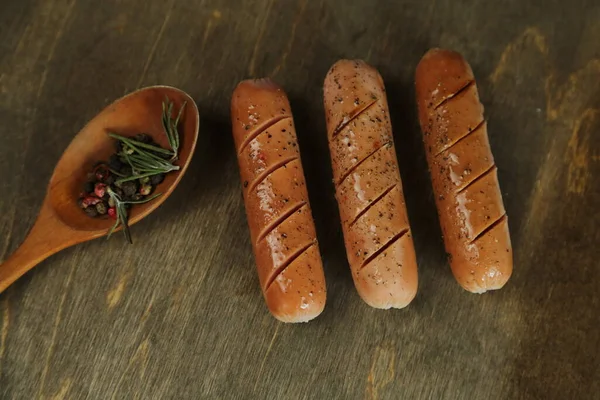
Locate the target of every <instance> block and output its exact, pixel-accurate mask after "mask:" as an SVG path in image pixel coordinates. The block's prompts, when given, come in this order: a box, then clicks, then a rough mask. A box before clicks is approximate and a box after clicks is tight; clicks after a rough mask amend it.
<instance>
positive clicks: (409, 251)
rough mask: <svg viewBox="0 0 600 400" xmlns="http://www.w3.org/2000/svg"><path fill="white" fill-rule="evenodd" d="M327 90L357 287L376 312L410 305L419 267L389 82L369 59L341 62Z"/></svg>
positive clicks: (332, 143) (344, 223) (331, 140)
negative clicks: (396, 145) (396, 143)
mask: <svg viewBox="0 0 600 400" xmlns="http://www.w3.org/2000/svg"><path fill="white" fill-rule="evenodd" d="M323 90H324V103H325V117H326V121H327V135H328V141H329V150H330V153H331V165H332V168H333V180H334V184H335V190H336V198H337V201H338V206H339V211H340V218H341V220H342V229H343V232H344V239H345V242H346V254H347V256H348V262H349V264H350V269H351V270H352V277H353V279H354V284H355V286H356V289H357V291H358V293H359V295H360V296H361V297H362V299H363V300H364V301H365V302H366V303H367V304H369V305H370V306H372V307H375V308H382V309H388V308H392V307H393V308H403V307H406V306H407V305H408V304H409V303H410V302H411V301H412V299H413V298H414V297H415V295H416V293H417V284H418V282H417V280H418V279H417V262H416V256H415V250H414V246H413V241H412V234H411V231H410V226H409V223H408V217H407V215H406V205H405V203H404V194H403V191H402V182H401V180H400V173H399V171H398V162H397V159H396V152H395V150H394V139H393V136H392V126H391V122H390V117H389V110H388V104H387V99H386V94H385V88H384V85H383V79H382V78H381V76H380V75H379V73H378V72H377V70H376V69H375V68H373V67H371V66H369V65H368V64H366V63H365V62H364V61H359V60H340V61H338V62H337V63H335V64H334V65H333V66H332V67H331V69H330V70H329V72H328V73H327V76H326V78H325V83H324V88H323Z"/></svg>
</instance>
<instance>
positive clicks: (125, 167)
mask: <svg viewBox="0 0 600 400" xmlns="http://www.w3.org/2000/svg"><path fill="white" fill-rule="evenodd" d="M119 173H120V174H121V175H123V176H126V177H127V176H131V175H133V171H132V170H131V167H130V166H129V165H123V166H122V167H121V169H119Z"/></svg>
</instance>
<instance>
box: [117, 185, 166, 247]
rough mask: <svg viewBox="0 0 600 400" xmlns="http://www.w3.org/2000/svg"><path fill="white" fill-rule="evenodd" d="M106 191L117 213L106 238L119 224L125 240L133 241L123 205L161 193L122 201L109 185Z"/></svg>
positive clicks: (136, 202)
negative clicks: (135, 199)
mask: <svg viewBox="0 0 600 400" xmlns="http://www.w3.org/2000/svg"><path fill="white" fill-rule="evenodd" d="M107 192H108V195H109V196H110V198H111V199H112V200H113V202H114V203H115V211H116V213H117V215H116V217H117V220H116V221H115V224H114V225H113V226H112V227H111V228H110V230H109V231H108V236H107V237H106V238H107V239H108V238H110V236H111V235H112V234H113V232H114V231H115V229H117V228H118V227H119V224H120V225H122V226H123V233H124V234H125V238H126V239H127V241H128V242H129V243H133V240H132V239H131V232H129V223H128V222H129V218H128V216H127V209H126V208H125V205H127V204H143V203H147V202H149V201H151V200H154V199H155V198H157V197H158V196H160V195H161V193H156V194H155V195H152V196H150V197H147V198H145V199H143V200H139V201H124V200H122V199H121V196H119V195H118V194H117V193H115V192H114V191H113V190H112V189H111V188H110V186H109V187H108V188H107Z"/></svg>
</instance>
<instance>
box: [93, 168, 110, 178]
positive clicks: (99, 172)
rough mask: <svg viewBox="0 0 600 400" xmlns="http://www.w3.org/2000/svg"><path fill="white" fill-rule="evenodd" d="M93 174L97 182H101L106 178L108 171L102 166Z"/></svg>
mask: <svg viewBox="0 0 600 400" xmlns="http://www.w3.org/2000/svg"><path fill="white" fill-rule="evenodd" d="M95 173H96V179H97V180H99V181H103V180H104V179H105V178H106V177H107V176H108V170H107V169H106V168H105V167H104V166H100V167H97V168H96V170H95Z"/></svg>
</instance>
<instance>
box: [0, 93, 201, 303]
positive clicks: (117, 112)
mask: <svg viewBox="0 0 600 400" xmlns="http://www.w3.org/2000/svg"><path fill="white" fill-rule="evenodd" d="M166 97H168V98H169V99H170V100H171V101H172V102H173V103H174V107H173V108H174V110H176V111H179V109H180V108H181V107H182V106H183V104H184V102H185V103H186V105H185V110H184V112H183V116H182V119H181V122H180V125H179V134H180V138H181V145H180V149H179V160H178V161H177V165H179V166H180V167H181V169H180V170H178V171H175V172H171V173H169V174H167V175H166V177H165V180H164V181H163V182H162V183H161V184H160V185H158V187H157V188H156V193H162V194H161V195H160V196H159V197H157V198H156V199H154V200H152V201H150V202H148V203H145V204H138V205H135V206H133V207H132V208H131V213H130V216H129V225H133V224H135V223H136V222H138V221H139V220H141V219H142V218H144V217H145V216H146V215H148V214H150V213H151V212H152V211H154V209H156V208H157V207H158V206H160V205H161V204H162V203H163V202H164V201H165V200H166V199H167V197H169V195H170V194H171V192H173V190H174V189H175V186H177V184H178V183H179V181H180V180H181V178H182V177H183V174H184V173H185V171H186V169H187V167H188V165H189V163H190V160H191V158H192V154H193V152H194V148H195V147H196V141H197V139H198V125H199V116H198V108H197V107H196V104H195V103H194V100H192V98H191V97H190V96H189V95H187V94H186V93H185V92H183V91H181V90H179V89H175V88H172V87H168V86H151V87H147V88H144V89H140V90H137V91H135V92H133V93H131V94H128V95H127V96H125V97H123V98H121V99H119V100H117V101H115V102H114V103H112V104H111V105H109V106H108V107H106V108H105V109H104V110H103V111H102V112H100V114H98V115H97V116H96V117H95V118H94V119H92V120H91V121H90V122H89V123H88V124H87V125H86V126H85V127H84V128H83V129H82V130H81V131H80V132H79V133H78V134H77V135H76V136H75V138H73V141H71V144H70V145H69V147H67V149H66V150H65V152H64V153H63V155H62V157H61V158H60V160H59V161H58V164H57V165H56V168H55V169H54V172H53V174H52V178H51V179H50V184H49V185H48V189H47V192H46V197H45V199H44V203H43V204H42V208H41V210H40V213H39V215H38V217H37V220H36V222H35V224H34V225H33V227H32V228H31V231H30V232H29V234H28V235H27V237H26V238H25V241H24V242H23V244H21V246H20V247H19V248H18V249H17V250H16V251H15V252H14V253H13V254H12V255H11V256H10V257H9V258H8V259H7V260H6V261H5V262H4V263H3V264H1V265H0V293H2V292H3V291H4V289H6V288H7V287H8V286H9V285H10V284H11V283H13V282H14V281H16V280H17V279H18V278H19V277H21V276H22V275H23V274H25V273H26V272H27V271H29V270H30V269H31V268H33V267H35V266H36V265H37V264H38V263H40V262H41V261H43V260H44V259H46V258H47V257H49V256H51V255H53V254H55V253H57V252H58V251H60V250H62V249H64V248H66V247H69V246H72V245H74V244H77V243H81V242H85V241H88V240H92V239H95V238H98V237H101V236H104V235H106V234H107V233H108V231H109V229H110V228H111V226H112V225H113V224H114V220H112V219H108V218H106V219H104V218H90V217H88V216H87V215H86V214H85V213H84V212H83V210H82V209H80V208H79V206H78V205H77V199H78V197H79V193H80V192H81V189H82V187H83V184H84V182H85V181H86V175H87V173H88V172H90V171H91V170H92V169H93V165H94V163H96V162H97V161H100V160H107V159H108V158H109V157H110V155H111V154H113V153H114V151H115V140H114V139H112V138H110V137H109V136H108V135H107V132H115V133H119V134H121V135H124V136H133V135H135V134H137V133H147V134H148V135H150V136H152V138H153V139H154V140H155V141H156V142H157V143H158V144H160V145H161V146H162V147H165V148H168V141H167V137H166V135H165V133H164V130H163V126H162V102H163V101H164V100H165V98H166ZM173 117H175V115H174V116H173ZM119 239H121V238H115V240H119Z"/></svg>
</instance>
